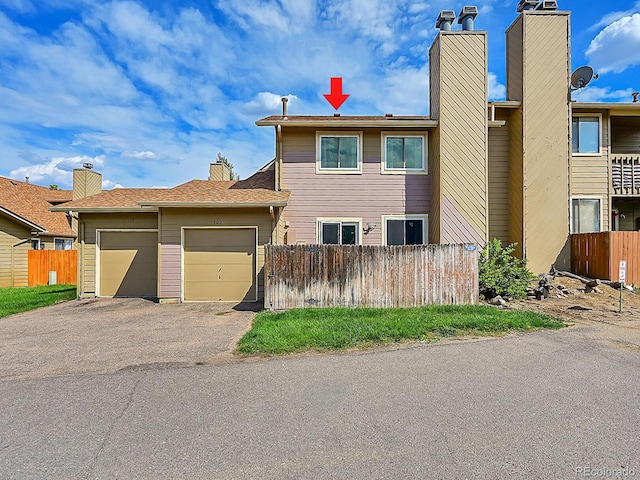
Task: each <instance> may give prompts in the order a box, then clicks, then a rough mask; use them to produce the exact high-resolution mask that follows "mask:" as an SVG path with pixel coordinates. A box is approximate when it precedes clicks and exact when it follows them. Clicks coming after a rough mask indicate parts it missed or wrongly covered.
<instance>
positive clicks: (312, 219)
mask: <svg viewBox="0 0 640 480" xmlns="http://www.w3.org/2000/svg"><path fill="white" fill-rule="evenodd" d="M345 131H346V130H345ZM421 133H424V130H422V131H421ZM427 135H429V133H428V132H427ZM428 141H430V139H429V140H428ZM381 142H382V130H381V129H365V130H364V136H363V143H364V148H363V157H364V161H363V169H362V174H361V175H349V174H347V175H340V174H316V136H315V130H313V129H311V128H309V129H300V128H285V129H284V132H283V160H284V166H283V171H282V178H283V188H286V189H289V190H291V196H290V197H289V203H288V205H287V207H286V208H285V209H284V212H283V214H282V219H283V221H286V222H289V225H290V228H289V229H287V230H288V231H287V235H288V237H289V238H295V241H297V242H306V243H316V241H317V237H316V219H317V218H362V222H363V224H367V223H373V224H376V225H377V227H376V228H375V229H374V230H373V231H372V232H371V233H369V234H368V235H362V243H363V244H365V245H380V244H381V243H382V238H381V235H380V233H381V231H382V228H381V224H380V223H381V216H382V215H405V214H429V213H430V210H431V175H383V174H381V173H380V166H381V165H380V163H381V161H382V160H381V158H382V155H381Z"/></svg>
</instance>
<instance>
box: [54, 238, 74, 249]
mask: <svg viewBox="0 0 640 480" xmlns="http://www.w3.org/2000/svg"><path fill="white" fill-rule="evenodd" d="M56 240H70V241H71V250H73V239H72V238H65V237H54V238H53V249H54V250H55V249H56Z"/></svg>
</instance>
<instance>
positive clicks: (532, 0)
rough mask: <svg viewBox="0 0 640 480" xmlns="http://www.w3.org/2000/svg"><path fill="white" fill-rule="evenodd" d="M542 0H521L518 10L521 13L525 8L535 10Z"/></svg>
mask: <svg viewBox="0 0 640 480" xmlns="http://www.w3.org/2000/svg"><path fill="white" fill-rule="evenodd" d="M539 3H540V0H520V3H518V8H516V12H518V13H520V12H522V11H524V10H533V9H534V8H536V7H537V6H538V4H539Z"/></svg>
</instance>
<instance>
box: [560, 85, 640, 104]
mask: <svg viewBox="0 0 640 480" xmlns="http://www.w3.org/2000/svg"><path fill="white" fill-rule="evenodd" d="M632 91H633V90H632V89H631V88H628V89H625V90H611V89H610V88H608V87H604V88H601V87H596V86H593V84H591V85H589V86H588V87H585V88H582V89H580V90H576V91H575V92H572V94H571V98H572V99H573V100H576V101H578V102H630V101H631V99H632V98H631V93H632Z"/></svg>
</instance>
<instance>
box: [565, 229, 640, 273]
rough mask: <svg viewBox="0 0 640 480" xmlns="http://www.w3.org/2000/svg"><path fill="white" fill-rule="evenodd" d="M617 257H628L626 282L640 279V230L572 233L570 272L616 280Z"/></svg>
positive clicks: (618, 260)
mask: <svg viewBox="0 0 640 480" xmlns="http://www.w3.org/2000/svg"><path fill="white" fill-rule="evenodd" d="M620 260H626V261H627V275H626V276H627V280H626V283H627V284H631V283H636V284H638V283H640V232H602V233H580V234H575V235H571V271H572V272H573V273H577V274H578V275H584V276H585V277H589V278H600V279H604V280H614V281H617V280H618V273H619V269H620Z"/></svg>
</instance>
